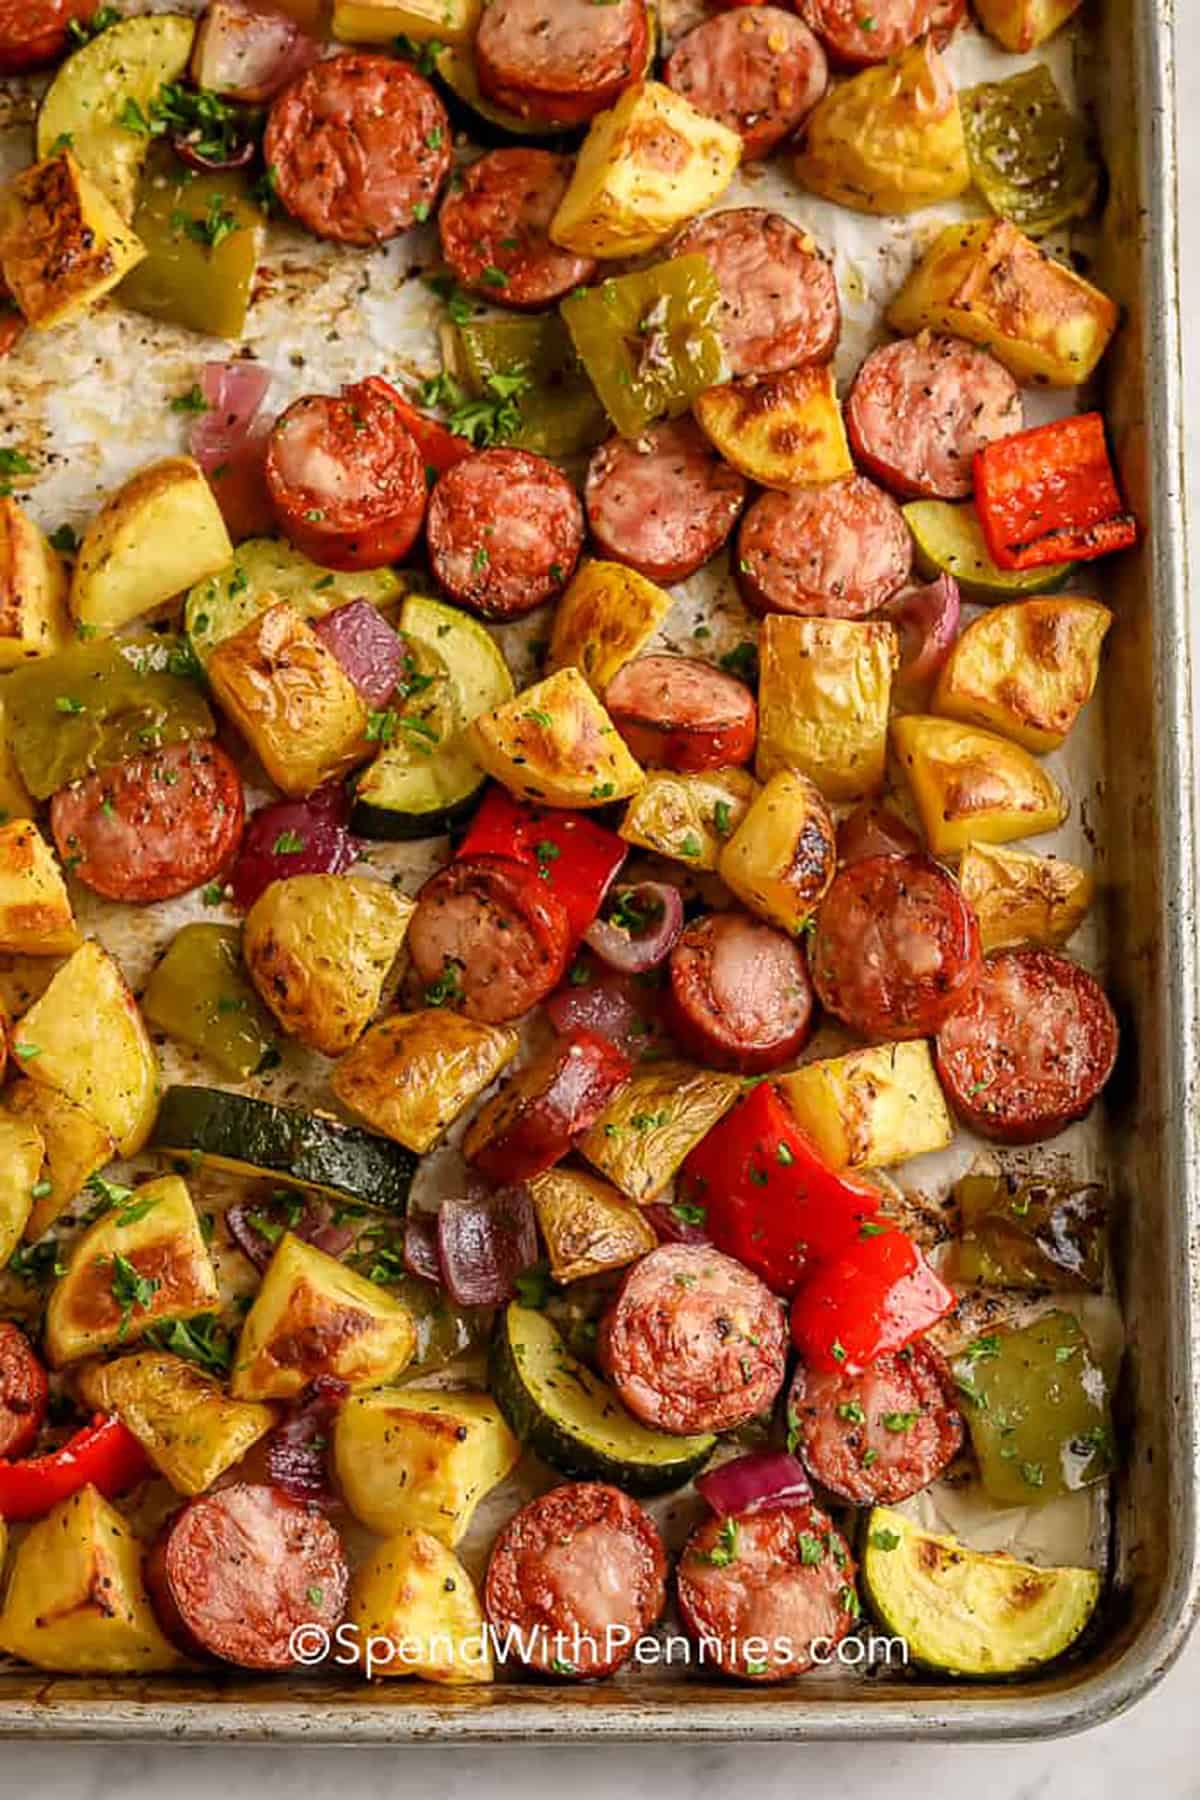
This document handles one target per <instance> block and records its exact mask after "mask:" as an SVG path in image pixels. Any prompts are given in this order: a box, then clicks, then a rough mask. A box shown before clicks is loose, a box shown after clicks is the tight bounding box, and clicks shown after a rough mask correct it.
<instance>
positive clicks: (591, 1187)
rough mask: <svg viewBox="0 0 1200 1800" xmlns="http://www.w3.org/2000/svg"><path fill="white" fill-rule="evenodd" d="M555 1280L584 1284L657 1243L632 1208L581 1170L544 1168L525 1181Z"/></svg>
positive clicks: (640, 1214) (656, 1238) (653, 1235)
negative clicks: (527, 1183)
mask: <svg viewBox="0 0 1200 1800" xmlns="http://www.w3.org/2000/svg"><path fill="white" fill-rule="evenodd" d="M529 1192H530V1194H531V1195H532V1197H533V1205H534V1210H535V1212H536V1213H537V1221H538V1226H539V1228H540V1230H541V1234H542V1239H543V1241H544V1243H545V1245H546V1254H547V1255H548V1257H549V1258H550V1273H551V1275H553V1277H554V1279H555V1281H560V1282H569V1281H583V1280H586V1278H587V1277H588V1276H589V1275H602V1274H603V1273H604V1272H605V1271H606V1270H608V1269H623V1268H624V1267H625V1265H626V1264H627V1263H631V1262H636V1261H637V1259H638V1257H639V1256H645V1255H646V1254H647V1252H648V1251H650V1250H653V1249H654V1247H655V1245H656V1244H657V1243H658V1234H657V1233H656V1231H655V1230H654V1227H653V1226H652V1225H651V1224H650V1222H649V1220H648V1219H646V1218H645V1217H644V1216H643V1214H642V1213H640V1212H639V1211H638V1209H637V1207H636V1206H632V1205H631V1204H630V1202H629V1201H628V1200H626V1199H625V1197H624V1195H622V1194H618V1192H617V1190H616V1188H614V1187H611V1186H610V1185H609V1183H608V1182H607V1181H598V1180H597V1179H596V1177H595V1176H594V1175H585V1174H584V1172H583V1170H582V1169H570V1168H556V1169H547V1171H546V1173H545V1174H544V1175H538V1176H536V1177H535V1178H534V1180H533V1181H531V1182H530V1183H529Z"/></svg>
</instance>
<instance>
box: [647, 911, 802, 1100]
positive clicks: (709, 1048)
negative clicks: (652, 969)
mask: <svg viewBox="0 0 1200 1800" xmlns="http://www.w3.org/2000/svg"><path fill="white" fill-rule="evenodd" d="M670 981H671V986H670V1000H669V1005H668V1012H667V1023H668V1026H669V1028H670V1031H671V1035H672V1037H674V1039H675V1040H676V1042H677V1043H678V1044H679V1047H680V1049H681V1050H683V1051H685V1052H686V1053H687V1055H689V1056H694V1057H695V1058H696V1060H697V1061H699V1062H702V1063H705V1064H706V1065H707V1066H708V1067H709V1068H713V1069H736V1070H737V1071H738V1073H739V1074H742V1075H761V1074H763V1073H764V1072H765V1071H766V1070H768V1069H778V1068H780V1067H781V1066H782V1065H783V1064H784V1063H785V1062H788V1061H789V1060H790V1059H791V1058H792V1057H793V1056H796V1055H798V1054H799V1052H800V1051H801V1050H802V1049H803V1048H804V1045H805V1043H806V1042H807V1040H808V1034H809V1032H810V1031H811V1030H812V1022H813V991H812V984H811V982H810V981H809V979H808V969H807V967H806V965H805V961H804V952H803V951H802V950H801V948H800V946H799V945H798V944H797V943H796V941H795V939H794V938H791V937H789V936H788V934H787V933H786V932H785V931H778V930H776V928H775V926H774V925H768V924H766V923H765V922H764V921H763V920H761V919H752V918H751V917H750V916H749V914H748V913H743V912H727V913H710V914H709V915H708V917H707V918H704V919H697V920H696V922H695V924H694V925H689V926H688V928H687V930H686V931H685V932H684V934H683V936H682V937H681V938H680V940H679V942H678V943H677V944H676V946H675V948H674V949H673V950H672V952H671V961H670Z"/></svg>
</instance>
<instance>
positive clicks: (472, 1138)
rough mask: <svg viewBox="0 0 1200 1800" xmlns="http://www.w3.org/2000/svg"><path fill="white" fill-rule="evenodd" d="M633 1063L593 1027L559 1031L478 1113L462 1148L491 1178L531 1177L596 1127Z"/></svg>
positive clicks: (547, 1167)
mask: <svg viewBox="0 0 1200 1800" xmlns="http://www.w3.org/2000/svg"><path fill="white" fill-rule="evenodd" d="M632 1066H633V1065H632V1064H631V1062H630V1060H629V1058H628V1057H627V1056H626V1054H625V1052H624V1051H623V1050H621V1049H619V1048H618V1047H617V1045H616V1044H611V1043H609V1042H608V1040H607V1039H606V1038H602V1037H600V1036H599V1035H598V1034H597V1033H596V1032H594V1031H572V1032H570V1033H569V1034H568V1035H567V1036H566V1037H561V1038H556V1039H555V1041H554V1042H553V1043H552V1044H550V1045H548V1046H547V1048H546V1049H545V1050H543V1051H542V1053H541V1055H540V1056H537V1057H535V1058H534V1060H533V1061H532V1062H531V1063H529V1064H528V1065H527V1066H526V1067H525V1068H524V1069H522V1070H521V1072H520V1074H518V1075H515V1076H514V1077H513V1078H512V1080H511V1081H507V1082H505V1084H504V1086H503V1087H502V1088H501V1089H500V1092H499V1093H498V1094H496V1095H495V1096H494V1098H493V1099H491V1100H489V1101H488V1103H487V1105H486V1106H485V1107H484V1108H483V1109H482V1111H481V1112H480V1113H479V1114H478V1115H477V1116H476V1118H475V1119H474V1120H473V1122H472V1124H471V1128H470V1130H469V1131H468V1132H467V1135H466V1137H465V1138H464V1140H463V1155H464V1156H465V1157H466V1159H467V1161H468V1162H469V1163H473V1164H474V1165H475V1167H476V1168H477V1169H478V1170H480V1172H481V1173H482V1174H484V1175H486V1176H487V1178H488V1180H489V1181H495V1182H498V1183H503V1182H509V1181H530V1180H532V1178H533V1177H534V1176H535V1175H540V1174H541V1173H542V1171H543V1170H544V1169H549V1168H550V1167H552V1165H553V1164H554V1163H556V1162H558V1161H559V1160H560V1158H561V1157H564V1156H565V1155H566V1154H567V1151H568V1150H569V1149H570V1148H571V1145H572V1144H573V1143H574V1141H575V1139H576V1138H577V1137H579V1136H580V1134H581V1133H582V1132H585V1131H589V1130H590V1129H591V1127H592V1126H593V1125H594V1124H595V1123H596V1120H597V1119H598V1118H599V1117H600V1114H601V1113H602V1112H603V1111H604V1109H605V1107H606V1106H607V1105H608V1103H609V1101H610V1100H611V1099H612V1097H613V1095H614V1094H615V1093H616V1092H617V1089H618V1088H621V1087H623V1086H624V1085H625V1083H626V1081H628V1079H629V1072H630V1069H631V1068H632Z"/></svg>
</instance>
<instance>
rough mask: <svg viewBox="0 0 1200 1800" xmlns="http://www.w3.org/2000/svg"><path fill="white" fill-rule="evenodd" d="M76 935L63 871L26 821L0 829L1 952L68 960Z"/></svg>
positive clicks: (37, 831)
mask: <svg viewBox="0 0 1200 1800" xmlns="http://www.w3.org/2000/svg"><path fill="white" fill-rule="evenodd" d="M78 947H79V930H78V927H77V926H76V924H75V915H74V913H73V912H72V911H71V899H70V895H69V894H68V893H67V885H66V882H65V881H64V880H63V877H62V871H61V869H60V868H59V866H58V863H57V862H56V861H55V858H54V853H53V851H52V850H51V848H50V846H49V844H48V843H47V842H46V840H45V838H44V837H43V836H42V834H41V832H40V831H39V830H38V828H37V826H36V825H35V824H33V822H32V821H31V820H29V819H14V820H13V821H12V822H11V823H10V824H8V825H0V952H3V953H5V954H6V955H11V956H69V955H70V953H71V951H72V950H75V949H77V948H78Z"/></svg>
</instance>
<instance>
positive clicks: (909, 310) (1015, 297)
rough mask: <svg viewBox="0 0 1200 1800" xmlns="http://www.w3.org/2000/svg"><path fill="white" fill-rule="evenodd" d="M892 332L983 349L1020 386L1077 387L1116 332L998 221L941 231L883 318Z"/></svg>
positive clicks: (1105, 312) (1090, 295)
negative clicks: (934, 335) (962, 341)
mask: <svg viewBox="0 0 1200 1800" xmlns="http://www.w3.org/2000/svg"><path fill="white" fill-rule="evenodd" d="M887 320H888V324H889V325H891V326H892V327H893V328H894V329H895V330H896V331H903V332H909V333H915V332H918V331H927V330H928V331H948V332H950V333H952V334H957V336H959V337H964V338H968V339H969V340H970V342H971V343H973V344H982V345H984V347H985V348H986V349H988V350H990V351H991V352H992V355H993V356H995V357H998V358H999V360H1000V361H1001V362H1002V363H1003V364H1004V366H1005V368H1006V369H1009V370H1011V371H1012V373H1013V374H1014V375H1015V376H1016V377H1017V379H1018V381H1042V382H1046V383H1048V384H1049V385H1050V386H1051V387H1075V386H1076V385H1077V383H1079V382H1081V381H1086V380H1087V378H1088V376H1089V375H1091V373H1092V372H1093V370H1094V369H1095V367H1096V364H1097V363H1098V362H1099V361H1100V358H1101V357H1102V356H1103V355H1104V352H1105V351H1106V350H1107V348H1108V344H1109V340H1110V338H1111V337H1112V335H1113V332H1114V331H1115V330H1116V328H1117V320H1118V313H1117V308H1116V307H1115V306H1114V305H1113V303H1112V301H1111V300H1110V299H1108V297H1107V295H1105V294H1102V293H1101V292H1100V290H1099V288H1095V287H1093V286H1092V285H1091V283H1090V282H1087V281H1084V279H1083V277H1082V276H1080V275H1076V274H1075V272H1074V270H1073V269H1068V268H1066V267H1064V265H1063V264H1062V263H1060V262H1055V261H1054V259H1053V257H1051V256H1049V255H1047V253H1046V251H1045V250H1041V249H1039V248H1038V246H1037V244H1035V243H1034V241H1033V239H1032V238H1029V237H1026V236H1025V235H1024V233H1023V232H1020V231H1018V230H1017V228H1016V226H1015V225H1010V224H1009V222H1008V221H1007V220H1006V219H981V220H979V221H978V222H977V223H975V224H970V225H967V224H964V225H947V227H946V229H945V230H944V231H943V232H941V233H940V235H939V236H938V238H937V239H936V240H935V242H934V244H933V247H932V249H930V250H928V251H927V252H926V254H925V255H924V256H923V257H922V259H921V261H920V262H919V263H918V264H917V266H916V268H915V269H914V270H913V272H912V274H911V275H910V276H909V278H908V280H907V281H906V282H905V284H904V286H903V287H902V288H901V290H900V292H899V293H898V294H897V296H896V298H895V299H894V300H893V301H892V304H891V306H890V307H889V308H888V313H887Z"/></svg>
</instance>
